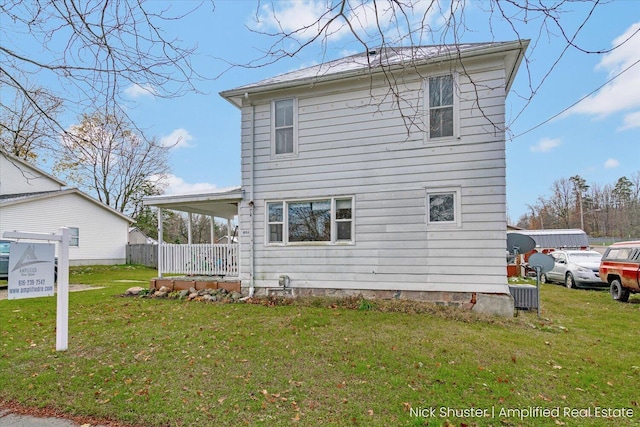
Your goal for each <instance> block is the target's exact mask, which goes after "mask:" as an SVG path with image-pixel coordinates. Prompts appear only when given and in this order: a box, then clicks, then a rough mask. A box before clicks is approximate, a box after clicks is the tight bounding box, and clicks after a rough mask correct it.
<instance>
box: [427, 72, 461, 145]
mask: <svg viewBox="0 0 640 427" xmlns="http://www.w3.org/2000/svg"><path fill="white" fill-rule="evenodd" d="M454 87H455V81H454V76H453V75H451V74H448V75H444V76H438V77H430V78H429V79H428V81H427V102H428V113H429V134H428V138H429V139H430V140H433V139H439V138H450V137H454V136H455V135H456V119H457V113H456V104H457V102H456V100H455V92H454Z"/></svg>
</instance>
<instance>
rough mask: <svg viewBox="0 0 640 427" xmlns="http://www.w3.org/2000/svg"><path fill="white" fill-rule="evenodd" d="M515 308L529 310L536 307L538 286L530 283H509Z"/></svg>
mask: <svg viewBox="0 0 640 427" xmlns="http://www.w3.org/2000/svg"><path fill="white" fill-rule="evenodd" d="M509 292H511V296H512V297H513V303H514V305H515V308H517V309H521V310H530V309H532V308H538V288H536V287H535V286H530V285H509Z"/></svg>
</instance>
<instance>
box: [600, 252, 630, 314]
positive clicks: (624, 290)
mask: <svg viewBox="0 0 640 427" xmlns="http://www.w3.org/2000/svg"><path fill="white" fill-rule="evenodd" d="M600 277H601V278H602V280H604V281H605V283H607V284H608V285H609V292H610V293H611V297H612V298H613V299H614V300H616V301H620V302H627V301H628V300H629V295H630V294H631V293H635V292H640V241H637V242H620V243H614V244H613V245H611V246H609V247H608V248H607V250H606V251H605V253H604V255H603V256H602V262H601V263H600Z"/></svg>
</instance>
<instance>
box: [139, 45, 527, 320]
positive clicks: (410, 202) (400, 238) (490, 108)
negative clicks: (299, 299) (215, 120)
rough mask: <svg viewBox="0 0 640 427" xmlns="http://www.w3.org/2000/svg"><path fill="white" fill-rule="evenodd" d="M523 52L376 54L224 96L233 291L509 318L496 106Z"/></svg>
mask: <svg viewBox="0 0 640 427" xmlns="http://www.w3.org/2000/svg"><path fill="white" fill-rule="evenodd" d="M527 45H528V41H514V42H497V43H479V44H462V45H455V46H453V45H452V46H427V47H413V48H396V49H393V48H385V49H383V50H377V51H370V52H365V53H363V54H358V55H353V56H350V57H347V58H343V59H340V60H337V61H332V62H328V63H324V64H321V65H318V66H314V67H310V68H305V69H301V70H297V71H294V72H291V73H287V74H283V75H280V76H277V77H273V78H270V79H267V80H263V81H260V82H257V83H254V84H250V85H246V86H242V87H239V88H236V89H232V90H228V91H224V92H222V93H221V96H223V97H224V98H225V99H227V100H228V101H230V102H231V103H232V104H233V105H234V106H236V107H237V108H240V110H241V112H242V122H241V124H240V125H241V128H242V141H241V145H242V150H241V152H242V154H241V157H242V159H241V160H242V191H241V192H240V193H237V194H236V196H237V199H236V202H237V203H239V212H238V213H239V229H240V233H239V236H240V275H239V277H240V279H241V280H242V285H243V288H244V289H246V290H248V291H249V292H250V293H253V292H256V293H258V294H260V293H267V292H269V290H271V289H274V288H278V286H279V285H282V284H286V285H287V286H288V287H290V289H291V290H292V292H293V293H294V294H296V295H318V294H320V295H324V294H331V295H348V294H355V293H362V294H363V295H370V296H372V297H394V298H407V299H419V300H427V301H437V302H443V303H454V304H459V305H466V306H474V305H477V307H476V308H477V309H480V310H485V308H484V307H486V305H485V304H486V303H487V302H488V306H489V308H488V310H489V311H500V310H504V307H507V308H506V311H508V310H509V307H510V309H511V310H512V309H513V302H512V299H511V297H510V295H509V288H508V285H507V277H506V258H505V249H506V154H505V98H506V96H507V93H508V91H509V88H510V87H511V84H512V82H513V80H514V78H515V75H516V71H517V69H518V67H519V65H520V62H521V60H522V58H523V55H524V51H525V50H526V48H527ZM390 82H391V83H390ZM161 200H162V199H161V198H159V199H153V198H151V199H150V200H149V204H151V205H156V206H160V205H161ZM164 207H168V208H170V205H168V204H165V205H164Z"/></svg>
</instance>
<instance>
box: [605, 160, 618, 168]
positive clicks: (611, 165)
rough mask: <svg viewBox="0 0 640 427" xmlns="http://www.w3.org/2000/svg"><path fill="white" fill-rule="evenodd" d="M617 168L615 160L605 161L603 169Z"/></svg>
mask: <svg viewBox="0 0 640 427" xmlns="http://www.w3.org/2000/svg"><path fill="white" fill-rule="evenodd" d="M618 166H620V162H619V161H617V160H616V159H607V161H606V162H604V167H605V169H613V168H617V167H618Z"/></svg>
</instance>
